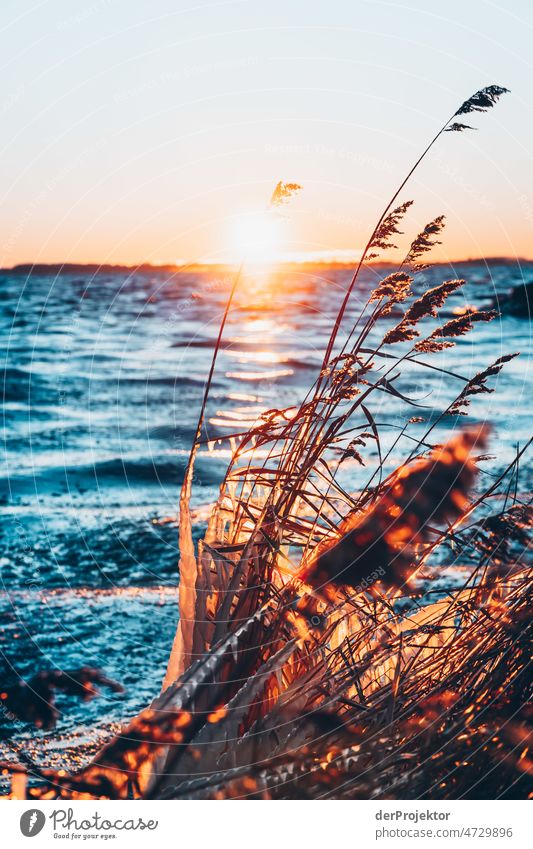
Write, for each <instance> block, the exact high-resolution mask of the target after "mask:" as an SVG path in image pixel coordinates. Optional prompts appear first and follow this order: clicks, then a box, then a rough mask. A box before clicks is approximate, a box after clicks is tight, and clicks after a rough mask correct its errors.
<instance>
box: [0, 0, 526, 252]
mask: <svg viewBox="0 0 533 849" xmlns="http://www.w3.org/2000/svg"><path fill="white" fill-rule="evenodd" d="M0 32H1V45H2V49H1V51H0V65H1V67H2V73H1V79H2V89H1V91H0V116H1V118H2V134H1V137H0V147H1V161H2V163H3V179H2V183H1V187H0V194H1V196H2V200H1V203H0V225H1V226H0V266H2V267H7V266H11V265H14V264H17V263H23V262H101V263H127V264H137V263H141V262H152V263H159V262H180V261H187V262H206V261H226V260H231V261H233V260H235V259H237V258H238V257H239V252H240V251H244V252H245V253H246V252H247V251H249V252H250V254H251V255H252V256H253V255H257V254H260V253H261V252H263V253H268V252H271V253H276V252H277V254H278V255H282V256H284V257H286V258H291V257H294V258H305V257H306V256H309V257H319V256H324V257H326V256H337V257H348V256H351V255H352V254H357V251H358V250H360V249H361V247H362V246H363V245H364V244H365V242H366V239H367V237H368V235H369V232H370V231H371V230H372V226H373V223H374V221H375V219H376V218H377V216H378V215H379V213H380V212H381V210H382V208H383V207H384V205H385V204H386V203H387V201H388V198H389V197H390V195H391V194H392V193H393V192H394V190H395V188H396V187H397V185H398V184H399V183H400V182H401V179H402V178H403V176H404V175H405V173H406V172H407V171H408V170H409V168H410V166H411V164H412V163H413V162H414V160H416V158H417V156H418V155H419V153H420V152H421V151H422V150H423V148H424V147H425V145H426V143H427V141H428V140H429V139H431V138H432V136H433V135H434V134H435V132H436V131H437V130H438V129H439V128H440V126H441V125H442V124H443V123H444V122H445V120H446V119H447V118H448V117H449V116H450V115H451V114H453V112H454V111H455V110H456V108H457V107H458V106H459V105H460V104H461V103H462V101H464V100H465V99H466V98H467V97H469V96H470V95H471V94H472V93H473V92H474V91H476V90H477V89H479V88H481V87H483V86H485V85H488V84H491V83H497V84H499V85H503V86H506V87H508V88H509V89H511V91H512V93H511V94H509V95H506V96H505V98H503V99H502V100H501V102H500V103H499V104H498V105H497V106H496V107H495V108H494V109H492V110H490V111H489V112H488V113H486V114H474V115H470V116H467V117H468V119H469V120H468V123H472V124H473V125H474V126H476V127H477V128H479V129H478V130H477V131H475V132H470V133H466V132H465V133H461V134H459V133H449V134H446V135H445V136H444V137H443V138H441V139H440V141H439V143H438V146H437V147H436V148H435V149H434V151H433V152H432V154H431V155H430V157H429V158H428V159H427V160H426V161H425V162H424V164H423V166H422V167H421V169H420V170H419V171H418V172H417V174H416V176H415V177H414V178H413V180H412V181H411V182H410V184H409V186H408V187H406V189H405V191H404V193H403V194H402V197H401V199H405V200H408V199H414V201H415V204H414V205H413V207H412V209H411V211H410V213H409V216H408V218H407V219H406V222H405V228H406V237H405V238H407V236H408V235H413V234H414V233H416V231H417V229H420V228H421V226H423V224H424V223H425V222H426V221H428V220H430V219H431V218H434V217H435V216H436V215H439V214H441V213H443V214H445V215H446V218H447V228H446V231H445V236H444V240H443V241H444V244H443V245H442V246H440V247H438V248H436V249H435V251H434V254H433V257H434V259H436V260H439V259H445V258H448V259H453V260H457V259H460V258H467V257H491V256H509V257H515V256H519V257H529V258H532V257H533V241H532V235H533V168H532V156H533V150H532V145H531V139H532V137H533V95H532V91H533V86H532V81H533V79H532V63H533V59H532V58H531V57H532V52H531V42H532V37H533V5H532V4H531V2H530V0H512V2H511V3H509V2H508V0H507V2H506V3H505V5H504V4H503V3H495V2H482V1H481V0H468V2H465V0H460V2H459V1H458V0H447V2H442V0H441V2H434V0H410V2H406V3H403V2H395V1H394V0H393V2H382V0H328V2H317V1H316V0H314V2H313V0H306V2H302V1H301V0H268V2H266V0H222V1H221V2H220V0H218V2H206V0H38V2H33V0H2V4H1V11H0ZM470 119H471V120H470ZM278 180H284V181H294V182H298V183H300V184H301V185H302V186H303V190H302V192H301V193H300V194H299V196H298V197H297V198H295V199H294V201H293V202H292V203H291V204H290V206H288V207H287V211H286V216H285V217H284V218H283V219H277V220H276V221H275V223H274V225H272V223H271V221H270V214H269V213H265V209H266V208H267V204H268V199H269V197H270V195H271V193H272V190H273V188H274V186H275V184H276V183H277V181H278Z"/></svg>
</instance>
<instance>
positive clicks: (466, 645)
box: [28, 86, 533, 799]
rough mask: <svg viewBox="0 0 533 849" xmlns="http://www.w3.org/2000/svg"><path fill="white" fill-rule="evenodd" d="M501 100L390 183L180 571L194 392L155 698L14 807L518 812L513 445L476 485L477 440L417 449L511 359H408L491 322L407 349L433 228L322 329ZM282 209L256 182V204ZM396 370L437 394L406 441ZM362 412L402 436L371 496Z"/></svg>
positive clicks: (187, 544) (519, 597) (520, 635)
mask: <svg viewBox="0 0 533 849" xmlns="http://www.w3.org/2000/svg"><path fill="white" fill-rule="evenodd" d="M505 91H506V89H503V88H501V87H499V86H489V87H488V88H486V89H483V90H481V91H479V92H477V93H476V94H474V95H473V96H472V97H471V98H469V100H467V101H465V103H463V104H462V105H461V106H460V108H459V109H458V110H457V111H456V112H455V114H454V115H453V116H452V117H451V118H450V119H449V120H448V121H447V122H446V123H445V124H444V126H443V127H442V129H441V130H440V131H439V132H438V133H437V135H436V136H435V137H434V139H433V140H432V141H431V142H430V144H429V145H428V146H427V147H426V148H425V150H424V152H423V153H422V155H421V156H420V157H419V159H418V160H417V162H416V163H415V165H414V166H413V168H412V169H411V170H410V171H409V173H408V175H407V176H406V178H405V179H404V180H402V181H401V183H400V185H399V187H398V189H397V190H396V191H395V193H394V194H393V196H392V198H391V200H390V202H389V203H388V204H387V206H386V208H385V209H384V211H383V213H382V215H381V216H380V218H379V220H378V222H377V223H376V226H375V227H374V229H373V231H372V233H371V235H370V237H369V239H368V243H367V245H366V247H365V250H364V253H363V257H362V259H361V262H360V263H359V264H358V265H357V267H356V268H355V270H354V273H353V276H352V279H351V281H350V283H349V286H348V288H347V291H346V294H345V297H344V299H343V301H342V303H341V305H340V307H339V311H338V314H337V316H336V319H335V321H334V324H333V327H332V331H331V336H330V339H329V342H328V344H327V346H326V350H325V352H324V361H323V365H322V368H321V370H320V373H319V374H318V375H317V378H316V380H315V382H314V384H313V385H312V386H311V387H310V389H309V392H308V394H307V396H306V397H305V399H303V401H302V402H301V403H300V404H299V405H298V406H296V407H294V408H289V409H283V410H270V411H268V413H266V414H264V415H263V417H262V419H261V420H260V421H259V423H258V424H256V425H255V426H254V427H253V428H252V429H251V430H249V431H248V432H246V433H242V434H237V435H236V436H235V440H236V448H235V452H234V455H233V457H232V460H231V462H230V464H229V467H228V469H227V472H226V475H225V478H224V480H223V482H222V485H221V488H220V495H219V498H218V501H217V503H216V505H215V506H214V508H213V512H212V515H211V518H210V520H209V524H208V528H207V531H206V534H205V536H204V538H203V539H202V541H201V542H200V543H199V545H198V548H197V550H195V548H194V545H193V541H192V525H191V517H190V513H189V499H190V494H191V486H192V479H193V469H194V461H195V456H196V451H197V449H198V446H199V445H200V444H201V442H202V440H203V438H204V437H203V419H204V415H205V410H206V404H207V401H208V395H209V385H210V380H209V381H208V388H207V390H206V393H205V396H204V399H203V404H202V408H201V412H200V416H199V421H198V429H197V433H196V436H195V439H194V444H193V447H192V451H191V456H190V460H189V466H188V469H187V474H186V478H185V482H184V486H183V491H182V496H181V502H180V509H181V520H180V547H181V570H180V621H179V625H178V633H177V637H176V641H175V644H174V648H173V652H172V657H171V659H170V663H169V670H168V673H167V678H166V682H165V688H164V690H163V692H162V694H161V695H160V696H159V697H158V698H157V699H156V700H155V701H154V703H153V704H152V705H151V706H150V708H149V709H147V710H145V711H143V712H142V713H141V714H140V715H139V716H138V717H136V718H135V719H134V720H133V721H132V722H131V723H130V725H129V726H127V727H126V728H125V729H124V731H123V732H122V733H121V734H120V735H119V736H118V737H117V738H115V739H113V740H111V741H110V743H109V744H108V745H107V746H106V747H105V748H104V749H103V750H102V752H101V753H100V754H99V755H98V756H97V757H96V758H95V760H94V761H93V762H92V763H91V764H89V765H88V766H87V767H86V768H85V769H83V770H81V771H80V772H79V773H78V774H76V775H70V776H60V775H58V774H55V773H52V772H48V773H42V774H41V775H40V776H39V782H38V783H37V784H35V786H32V787H30V789H29V791H28V793H29V796H30V797H31V798H55V797H59V798H93V797H109V798H131V797H144V798H162V799H178V798H213V799H225V798H262V799H276V798H377V797H380V798H396V797H400V798H409V797H412V798H420V797H429V798H460V797H487V798H495V797H497V796H498V797H499V796H511V797H522V796H524V795H527V792H528V778H529V781H530V775H531V771H532V770H533V762H532V760H531V756H530V754H529V748H528V747H529V745H530V742H531V711H530V709H529V708H528V707H527V696H528V692H529V689H530V686H531V680H530V676H529V675H528V663H529V662H530V657H529V655H530V642H531V614H532V597H531V585H532V572H531V568H530V567H529V566H528V565H527V563H526V562H525V554H524V552H525V548H526V540H527V529H528V527H529V525H530V520H531V509H530V507H529V505H528V503H527V501H526V499H525V497H521V496H520V494H519V486H518V470H519V466H520V461H521V459H522V457H523V454H524V452H525V450H526V448H527V446H524V447H523V448H522V449H521V450H520V451H518V452H517V456H516V458H515V459H514V461H513V462H512V463H511V464H509V466H508V467H507V468H506V469H504V470H503V471H502V472H501V473H500V474H498V475H497V476H495V477H489V483H488V485H484V483H483V480H482V477H481V475H480V473H479V469H478V464H479V461H480V458H481V457H482V456H483V455H482V454H481V455H479V454H476V452H479V451H484V449H485V446H486V444H487V442H488V441H489V438H490V432H489V429H488V428H487V427H481V428H480V427H477V428H465V429H463V430H461V431H460V432H459V433H455V435H454V436H452V438H450V440H449V441H448V442H446V444H444V445H435V444H434V443H433V442H432V441H431V434H432V432H433V430H434V428H435V426H436V422H437V421H441V420H444V419H449V420H450V422H451V423H453V424H454V426H455V424H456V422H457V417H458V416H461V415H465V414H466V409H465V408H466V407H467V405H468V404H469V403H470V401H471V399H472V397H473V396H475V395H478V394H483V393H486V392H490V391H492V390H491V386H490V379H491V378H493V377H494V376H495V375H497V374H498V373H499V371H500V370H501V368H502V367H503V366H504V365H505V363H506V362H508V361H509V360H510V359H511V357H512V356H513V355H507V356H505V357H501V358H499V359H498V360H496V362H495V363H493V364H492V365H490V366H488V367H487V368H486V369H485V370H484V371H482V372H480V373H479V374H477V375H474V376H473V377H471V378H467V377H464V376H462V375H459V374H455V373H452V372H450V371H449V370H447V369H445V368H443V367H442V366H441V365H439V364H438V363H437V362H431V360H427V359H424V357H425V355H428V354H429V355H431V354H432V353H434V352H436V351H440V350H442V349H443V348H445V347H448V346H450V345H453V344H454V342H453V341H452V340H453V339H455V338H457V337H459V336H461V335H463V334H465V333H467V332H469V331H470V330H472V329H473V328H474V326H475V324H476V323H477V322H479V321H483V322H484V321H490V320H492V319H493V318H494V317H495V315H496V314H495V313H494V312H492V311H491V312H479V313H477V312H475V311H473V310H470V311H469V312H467V313H466V314H465V315H463V316H461V317H460V318H455V319H451V320H450V321H448V322H446V323H445V324H444V325H443V326H442V327H440V328H439V329H437V330H433V331H431V332H428V331H425V332H424V333H423V332H422V331H423V328H424V324H425V322H426V321H427V320H428V319H433V318H435V317H436V316H437V315H438V311H439V309H440V308H441V307H442V306H443V304H444V303H445V301H446V299H447V298H448V297H449V296H450V295H452V294H453V293H454V292H455V291H457V290H458V289H459V287H460V286H461V285H462V283H463V281H461V280H447V281H443V282H442V283H441V284H440V285H438V286H436V287H434V288H432V289H430V290H426V291H421V288H420V287H421V284H420V282H419V280H420V278H419V277H418V275H420V272H421V271H422V270H423V268H425V267H426V266H425V265H424V263H423V262H421V260H422V258H423V257H424V255H425V254H426V253H427V252H428V251H429V250H430V249H431V247H432V246H433V245H434V244H436V243H437V240H438V237H440V236H441V234H442V230H443V226H444V218H443V216H439V217H438V218H436V219H434V220H433V221H432V222H430V223H429V224H428V225H427V226H426V227H425V228H424V229H423V230H422V232H421V233H419V234H418V235H417V236H416V237H415V238H414V239H413V241H412V242H411V245H410V247H409V249H408V251H407V253H406V254H405V255H404V256H403V258H402V259H401V260H400V261H399V262H398V266H397V268H396V269H395V270H394V271H393V272H391V273H389V274H388V275H387V276H384V277H383V278H382V279H380V280H379V281H378V282H377V284H376V286H375V287H374V289H373V291H372V292H371V293H370V295H369V297H368V299H367V301H366V303H365V304H364V306H363V308H362V310H361V311H360V313H359V315H358V316H357V318H356V319H355V321H352V322H351V324H350V323H348V322H347V321H346V319H347V306H348V304H349V301H350V298H351V297H352V294H353V292H354V289H355V287H356V285H357V282H358V279H359V276H360V272H361V269H362V268H363V266H364V264H365V263H366V262H368V261H369V260H370V259H375V258H376V256H377V254H378V253H379V251H381V250H384V249H389V248H390V247H391V246H392V245H393V244H394V241H393V240H394V239H395V237H396V236H397V235H398V234H399V232H400V231H399V227H400V226H402V224H403V221H404V218H405V216H406V215H407V214H408V211H409V209H410V206H411V201H405V202H402V203H400V204H397V199H398V197H399V196H400V194H401V192H402V191H403V189H404V187H405V185H406V183H407V182H408V180H409V178H410V177H411V175H412V174H413V173H414V171H415V170H416V168H417V167H418V165H419V164H420V162H421V161H422V160H423V159H424V158H425V156H426V155H427V154H428V152H429V151H430V149H431V148H432V147H433V145H434V144H435V143H436V141H437V140H438V139H439V138H440V137H441V136H442V135H443V134H444V133H448V132H462V131H464V130H467V129H469V128H468V127H467V125H465V124H462V123H459V122H458V121H456V120H455V119H456V118H457V117H458V116H461V115H465V114H469V113H472V112H479V111H486V110H487V109H488V108H490V107H492V106H493V105H494V103H495V102H496V101H497V100H498V98H499V97H500V95H502V94H503V93H505ZM299 188H300V187H299V186H296V185H295V184H279V185H278V186H277V187H276V190H275V192H274V196H273V202H276V203H278V202H282V201H285V200H286V199H288V197H289V196H290V194H291V193H292V192H293V191H295V190H298V189H299ZM238 283H239V277H236V279H235V283H234V286H233V289H232V293H231V294H230V299H229V301H228V304H227V308H226V312H225V316H224V320H223V323H222V327H221V331H220V334H219V337H218V342H217V347H216V349H215V354H214V357H213V363H212V367H211V371H210V378H211V377H212V374H213V371H214V368H215V363H216V358H217V353H218V351H219V348H220V345H221V340H222V335H223V329H224V323H225V319H226V317H227V314H228V311H229V309H230V306H231V299H232V297H233V293H234V291H235V288H236V286H237V285H238ZM399 309H401V310H402V311H403V314H402V318H401V319H400V321H399V322H398V323H397V325H396V326H395V327H393V328H392V329H390V328H389V329H386V327H389V325H388V324H387V321H390V315H391V313H393V311H394V314H395V313H396V311H398V310H399ZM347 323H348V325H349V326H346V324H347ZM377 331H380V333H381V341H380V342H379V343H378V344H372V345H370V343H369V337H370V338H373V337H371V336H370V334H371V333H372V334H374V335H375V333H376V332H377ZM421 337H422V338H421ZM415 339H416V340H417V341H413V340H415ZM395 345H401V346H402V348H401V349H400V351H399V353H396V350H397V349H396V348H395V347H394V346H395ZM413 363H416V364H417V367H419V368H421V369H424V368H430V369H433V370H434V369H437V370H438V371H441V372H442V373H443V374H445V375H446V377H447V379H450V380H451V379H453V380H455V381H456V382H457V385H458V391H457V397H456V400H455V401H454V403H453V404H452V405H450V406H449V407H448V408H447V409H445V410H442V411H441V412H440V413H439V414H438V416H437V418H436V419H435V420H433V422H431V423H429V424H428V427H427V428H426V429H425V432H424V433H423V434H422V435H416V434H419V433H420V428H417V429H416V430H414V429H413V427H412V426H413V424H415V423H419V420H418V418H417V417H413V416H412V403H413V402H412V401H411V399H410V398H408V397H407V396H406V395H404V394H403V393H402V392H401V391H400V390H399V389H398V388H397V384H398V378H399V377H400V376H401V374H402V366H404V365H405V364H409V365H412V364H413ZM383 392H384V393H387V394H389V395H390V396H391V397H393V398H394V399H396V400H397V401H398V404H399V405H400V408H401V409H402V411H403V415H404V418H405V424H404V426H403V427H401V428H400V429H399V435H398V438H397V440H396V442H395V443H394V445H393V448H392V449H390V451H393V450H394V449H395V448H396V447H397V446H398V444H399V443H400V441H401V440H403V443H402V444H410V445H411V446H412V448H411V450H410V451H409V453H408V456H407V458H406V459H404V461H403V462H402V463H401V464H400V465H399V466H398V468H396V469H395V470H394V471H393V472H392V473H391V474H386V473H385V468H386V464H387V462H388V461H389V454H390V451H389V452H388V453H386V454H385V453H384V451H383V447H382V440H381V435H380V426H379V424H378V423H377V422H376V417H375V415H374V414H373V412H372V404H373V402H374V400H375V398H376V397H377V396H376V393H383ZM369 446H372V447H373V448H374V449H375V451H374V452H373V454H372V456H374V454H375V455H377V462H374V461H373V460H371V459H369V456H368V455H369V454H370V452H369V451H368V448H369ZM348 459H352V460H355V462H357V463H359V464H361V465H365V466H366V465H368V467H369V479H368V482H367V484H366V485H365V486H363V487H362V488H361V489H360V490H359V491H358V492H355V493H354V492H348V491H346V490H345V488H344V487H343V485H342V483H341V482H340V479H339V475H340V472H341V471H342V465H343V463H345V462H346V461H347V460H348ZM444 562H445V563H446V564H447V565H446V566H443V565H442V564H443V563H444ZM457 563H459V564H465V565H467V566H468V569H467V570H466V571H465V573H464V574H465V575H466V577H465V578H464V581H463V584H462V586H460V587H458V588H456V589H454V590H450V591H449V592H444V591H443V590H439V591H437V590H436V589H433V588H432V584H431V579H432V578H434V577H435V576H440V577H442V575H443V574H444V573H445V570H446V569H449V568H453V566H454V565H455V564H457ZM421 578H424V581H425V586H426V588H425V589H424V588H423V587H422V585H421V583H420V579H421ZM428 587H429V588H428Z"/></svg>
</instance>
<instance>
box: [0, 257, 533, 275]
mask: <svg viewBox="0 0 533 849" xmlns="http://www.w3.org/2000/svg"><path fill="white" fill-rule="evenodd" d="M358 262H359V258H354V259H348V258H346V259H340V258H337V259H335V258H331V259H328V258H326V257H323V258H322V259H320V258H311V257H309V258H307V259H306V258H301V259H281V260H274V261H272V262H266V263H265V262H249V263H244V264H245V265H247V266H248V267H249V268H253V269H265V268H268V269H270V270H272V269H275V268H280V267H284V266H294V265H298V266H310V265H311V266H327V267H329V268H331V267H337V268H352V267H353V266H354V265H355V264H356V263H358ZM530 262H533V257H523V256H521V257H513V256H490V257H484V256H478V257H475V256H474V257H461V258H459V259H446V260H435V261H434V262H432V263H431V265H432V266H442V265H455V264H461V263H485V264H487V265H489V264H495V263H506V264H510V263H513V264H518V265H520V264H521V263H530ZM241 264H242V263H241V262H239V261H238V260H227V261H225V262H224V261H214V260H204V261H203V262H202V261H198V260H193V261H190V262H186V261H181V260H175V261H173V262H146V261H144V262H138V263H122V262H96V261H92V262H75V261H59V262H38V261H36V262H35V261H34V262H20V263H16V264H15V265H13V266H6V267H0V274H7V273H23V272H24V273H27V272H31V271H32V270H36V269H42V270H51V271H52V270H55V271H56V272H57V273H60V272H61V271H62V270H63V269H65V270H67V269H79V270H83V269H91V270H92V271H95V270H96V271H99V270H105V269H108V270H116V271H118V270H120V271H139V270H142V269H146V270H151V271H168V270H175V271H179V270H185V269H191V270H192V269H195V268H205V269H209V268H211V269H213V268H235V267H238V266H239V265H241ZM397 264H398V263H397V262H394V261H392V260H385V259H383V260H372V261H370V262H366V263H364V265H368V266H396V265H397Z"/></svg>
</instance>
